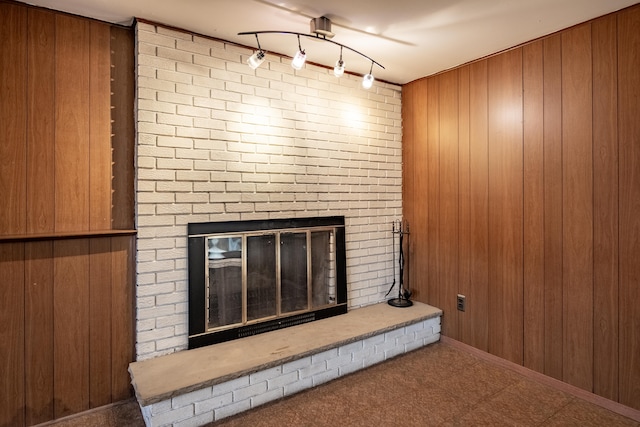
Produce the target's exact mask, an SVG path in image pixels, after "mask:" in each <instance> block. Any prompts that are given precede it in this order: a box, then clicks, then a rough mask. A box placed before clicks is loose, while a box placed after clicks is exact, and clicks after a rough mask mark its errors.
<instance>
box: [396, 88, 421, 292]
mask: <svg viewBox="0 0 640 427" xmlns="http://www.w3.org/2000/svg"><path fill="white" fill-rule="evenodd" d="M417 97H419V94H418V93H417V84H416V83H412V84H409V85H405V86H404V87H403V88H402V139H403V141H402V219H403V220H404V221H407V222H408V223H409V224H411V225H412V226H413V224H414V218H415V215H414V209H415V207H414V205H415V204H416V203H419V198H418V197H417V195H416V191H415V188H414V183H415V182H416V180H415V178H414V171H415V160H414V158H415V156H414V151H415V149H416V141H415V136H414V127H415V123H414V122H415V121H416V120H418V119H417V117H416V115H417V113H416V112H415V111H414V99H415V98H417ZM405 141H406V144H405ZM412 231H414V232H415V229H414V230H412ZM389 236H391V234H390V235H389ZM415 243H416V240H413V239H409V247H408V250H407V253H406V255H405V257H406V259H407V260H408V263H407V264H406V266H405V270H406V276H407V277H408V280H406V279H405V282H404V283H405V284H406V285H408V286H409V288H411V287H412V286H414V287H415V284H413V283H411V282H412V281H413V280H412V279H413V275H414V270H415V267H416V265H415V260H414V256H413V255H414V254H415V249H416V248H415ZM393 250H395V249H394V248H392V249H391V251H393ZM389 258H390V259H393V256H392V255H390V256H389ZM392 262H393V261H392ZM392 280H393V278H392ZM390 283H393V282H392V281H390ZM418 286H419V285H418ZM414 292H415V290H414Z"/></svg>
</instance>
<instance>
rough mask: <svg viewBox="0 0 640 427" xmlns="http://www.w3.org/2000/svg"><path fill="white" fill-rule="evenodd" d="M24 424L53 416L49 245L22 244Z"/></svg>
mask: <svg viewBox="0 0 640 427" xmlns="http://www.w3.org/2000/svg"><path fill="white" fill-rule="evenodd" d="M24 275H25V276H24V277H25V317H24V322H25V326H24V328H25V383H26V389H25V396H26V398H25V402H26V408H27V409H26V424H27V425H34V424H40V423H43V422H46V421H49V420H52V419H53V418H54V413H53V378H54V375H53V348H54V342H53V243H52V242H29V243H26V244H25V269H24Z"/></svg>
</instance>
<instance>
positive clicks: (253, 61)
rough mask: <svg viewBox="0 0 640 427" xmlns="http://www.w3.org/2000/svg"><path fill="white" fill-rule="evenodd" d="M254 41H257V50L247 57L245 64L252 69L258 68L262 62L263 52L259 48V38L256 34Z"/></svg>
mask: <svg viewBox="0 0 640 427" xmlns="http://www.w3.org/2000/svg"><path fill="white" fill-rule="evenodd" d="M256 41H257V42H258V50H256V51H255V52H254V54H253V55H251V56H250V57H249V59H247V64H249V67H251V68H252V69H254V70H255V69H256V68H258V67H259V66H260V65H261V64H262V63H263V62H264V56H265V52H264V50H262V49H261V48H260V39H258V35H257V34H256Z"/></svg>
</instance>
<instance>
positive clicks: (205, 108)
mask: <svg viewBox="0 0 640 427" xmlns="http://www.w3.org/2000/svg"><path fill="white" fill-rule="evenodd" d="M136 34H137V43H136V47H137V54H136V58H137V131H138V141H137V160H136V165H137V179H136V208H137V213H136V217H137V227H138V242H137V244H138V246H137V250H138V253H137V275H138V276H137V303H138V305H137V318H138V322H137V347H136V348H137V350H136V353H137V359H138V360H143V359H148V358H151V357H156V356H159V355H162V354H167V353H171V352H175V351H178V350H182V349H185V348H186V347H187V249H186V246H187V238H186V225H187V223H189V222H203V221H228V220H245V219H265V218H286V217H310V216H327V215H344V216H345V218H346V239H347V274H348V278H347V281H348V304H349V306H350V307H359V306H362V305H368V304H372V303H376V302H379V301H381V300H382V299H383V296H384V293H385V292H386V291H387V288H388V286H389V284H390V283H391V282H392V256H393V255H392V239H391V221H392V220H395V219H398V218H400V216H401V209H402V201H401V161H402V159H401V111H400V108H401V104H400V102H401V99H400V94H401V88H400V87H398V86H394V85H389V84H384V83H379V82H376V83H375V84H374V87H373V88H372V89H370V90H368V91H367V90H364V89H362V88H361V85H360V82H361V78H360V77H355V76H350V75H344V76H343V77H341V78H340V79H338V78H335V77H333V75H332V70H329V69H324V68H321V67H317V66H313V65H308V64H307V65H306V66H305V68H304V69H303V70H301V71H298V72H294V70H293V69H292V68H291V67H290V66H289V64H288V60H280V59H279V58H278V57H276V56H274V55H269V57H268V60H267V61H265V63H263V64H262V66H261V67H260V68H258V69H257V70H255V71H254V70H252V69H251V68H249V67H248V66H247V65H246V63H245V61H246V59H247V57H248V56H249V55H251V54H252V53H253V52H252V51H251V50H250V49H246V48H241V47H238V46H234V45H232V44H227V43H224V42H220V41H215V40H209V39H206V38H204V37H200V36H197V35H191V34H189V33H185V32H179V31H175V30H170V29H167V28H164V27H162V26H154V25H150V24H146V23H138V24H137V31H136Z"/></svg>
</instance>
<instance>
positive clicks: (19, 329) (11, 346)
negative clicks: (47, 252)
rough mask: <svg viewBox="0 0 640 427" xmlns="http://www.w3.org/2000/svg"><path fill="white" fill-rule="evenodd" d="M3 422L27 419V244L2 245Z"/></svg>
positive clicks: (0, 367) (0, 362) (0, 371)
mask: <svg viewBox="0 0 640 427" xmlns="http://www.w3.org/2000/svg"><path fill="white" fill-rule="evenodd" d="M0 277H2V280H0V322H2V323H1V324H2V328H0V342H2V346H0V378H2V381H0V425H2V426H20V425H24V422H25V398H24V396H25V380H24V364H25V358H24V356H25V355H24V340H25V331H24V321H23V319H24V244H23V243H5V244H2V245H0Z"/></svg>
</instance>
